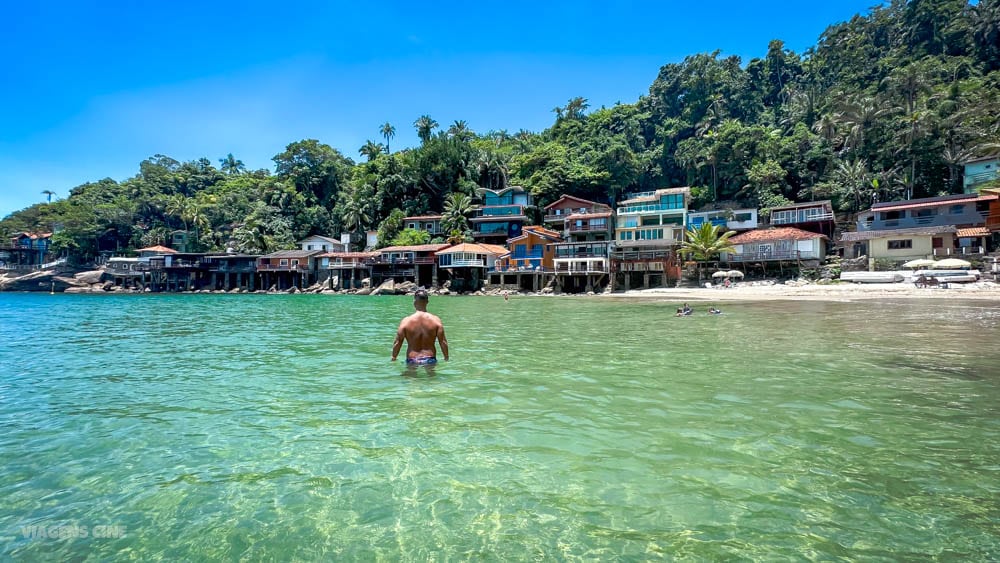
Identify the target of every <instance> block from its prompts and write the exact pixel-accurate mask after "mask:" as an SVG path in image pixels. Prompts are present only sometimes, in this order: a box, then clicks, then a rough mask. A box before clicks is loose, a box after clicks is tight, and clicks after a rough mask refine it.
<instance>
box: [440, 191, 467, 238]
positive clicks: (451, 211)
mask: <svg viewBox="0 0 1000 563" xmlns="http://www.w3.org/2000/svg"><path fill="white" fill-rule="evenodd" d="M471 212H472V199H471V198H470V197H469V196H468V195H466V194H463V193H462V192H452V193H451V194H449V195H448V198H447V199H446V200H445V202H444V213H443V214H442V215H441V226H442V227H443V228H444V230H445V231H448V232H451V231H460V232H465V231H466V230H467V229H468V228H469V220H468V218H467V216H468V214H469V213H471Z"/></svg>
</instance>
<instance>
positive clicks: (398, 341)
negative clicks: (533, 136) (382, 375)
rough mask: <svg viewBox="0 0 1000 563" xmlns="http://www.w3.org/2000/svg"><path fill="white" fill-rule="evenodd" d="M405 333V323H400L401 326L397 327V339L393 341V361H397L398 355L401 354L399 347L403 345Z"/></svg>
mask: <svg viewBox="0 0 1000 563" xmlns="http://www.w3.org/2000/svg"><path fill="white" fill-rule="evenodd" d="M404 336H405V334H404V331H403V323H399V328H397V329H396V340H395V342H393V343H392V361H394V362H395V361H396V356H398V355H399V349H400V348H402V347H403V338H404Z"/></svg>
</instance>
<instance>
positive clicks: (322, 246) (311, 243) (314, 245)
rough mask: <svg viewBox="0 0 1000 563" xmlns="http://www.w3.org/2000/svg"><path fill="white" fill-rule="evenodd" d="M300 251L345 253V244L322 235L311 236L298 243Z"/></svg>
mask: <svg viewBox="0 0 1000 563" xmlns="http://www.w3.org/2000/svg"><path fill="white" fill-rule="evenodd" d="M297 244H298V245H299V248H300V249H302V250H306V251H309V250H321V251H323V252H347V244H346V243H344V242H343V241H340V240H337V239H335V238H331V237H325V236H322V235H312V236H310V237H306V238H304V239H302V240H300V241H299V242H298V243H297Z"/></svg>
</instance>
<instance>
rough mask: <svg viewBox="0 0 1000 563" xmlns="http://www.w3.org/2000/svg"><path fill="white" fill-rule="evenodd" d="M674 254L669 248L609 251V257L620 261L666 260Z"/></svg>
mask: <svg viewBox="0 0 1000 563" xmlns="http://www.w3.org/2000/svg"><path fill="white" fill-rule="evenodd" d="M673 256H674V253H673V252H672V251H670V250H628V251H626V250H623V251H617V252H612V253H611V258H612V259H614V260H618V261H620V262H629V261H641V260H667V259H670V258H672V257H673Z"/></svg>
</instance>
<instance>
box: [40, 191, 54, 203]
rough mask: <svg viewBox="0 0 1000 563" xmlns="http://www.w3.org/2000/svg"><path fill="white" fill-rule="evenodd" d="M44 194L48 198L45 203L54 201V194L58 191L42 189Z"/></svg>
mask: <svg viewBox="0 0 1000 563" xmlns="http://www.w3.org/2000/svg"><path fill="white" fill-rule="evenodd" d="M42 195H44V196H46V197H47V198H48V199H47V200H46V202H45V203H52V196H54V195H56V192H54V191H52V190H42Z"/></svg>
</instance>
